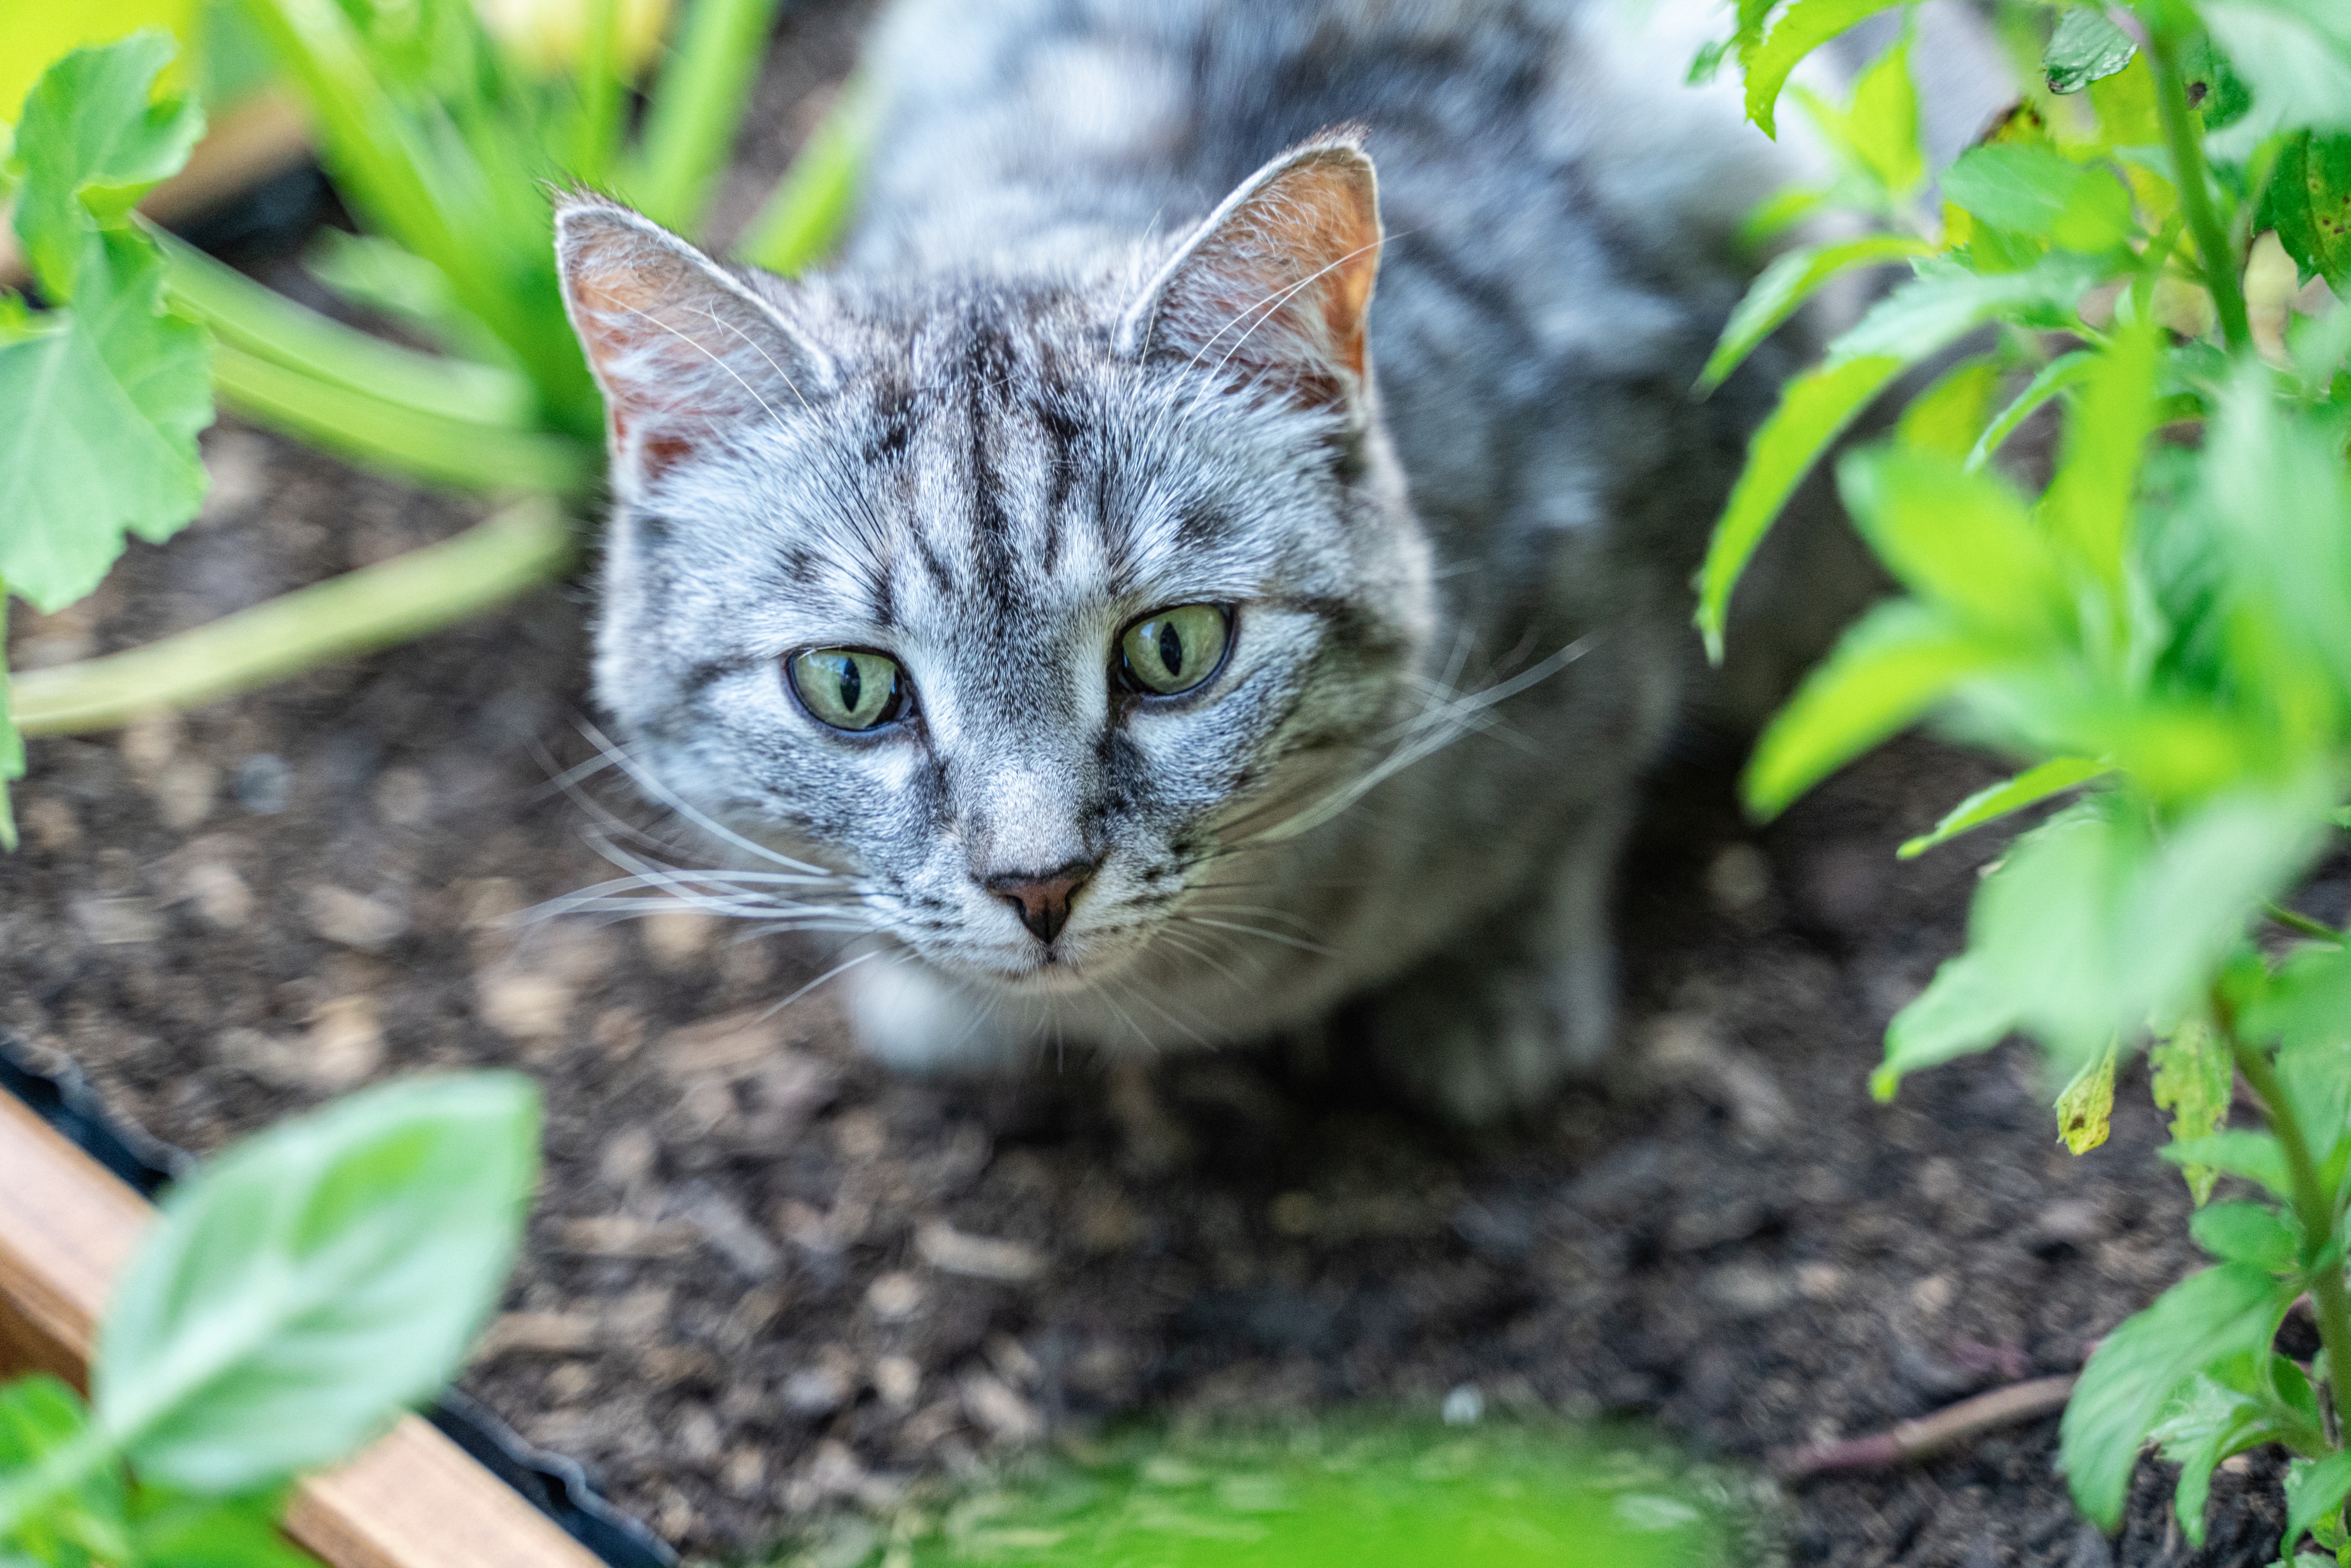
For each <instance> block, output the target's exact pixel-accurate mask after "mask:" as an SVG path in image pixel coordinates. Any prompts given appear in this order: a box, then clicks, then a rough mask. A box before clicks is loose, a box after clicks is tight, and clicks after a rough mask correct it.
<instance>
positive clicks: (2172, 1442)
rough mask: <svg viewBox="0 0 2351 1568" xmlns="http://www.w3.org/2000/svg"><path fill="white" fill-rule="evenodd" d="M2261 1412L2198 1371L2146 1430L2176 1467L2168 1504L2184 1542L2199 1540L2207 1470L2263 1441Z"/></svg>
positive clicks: (2267, 1432) (2249, 1399) (2208, 1488)
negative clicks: (2150, 1427)
mask: <svg viewBox="0 0 2351 1568" xmlns="http://www.w3.org/2000/svg"><path fill="white" fill-rule="evenodd" d="M2231 1381H2234V1380H2233V1379H2232V1380H2231ZM2265 1416H2266V1412H2265V1411H2264V1410H2263V1408H2262V1402H2261V1401H2260V1400H2259V1399H2257V1398H2255V1397H2253V1396H2251V1395H2249V1394H2246V1393H2245V1392H2243V1391H2242V1390H2241V1389H2238V1388H2234V1387H2231V1386H2229V1385H2228V1383H2226V1382H2223V1381H2222V1380H2220V1379H2218V1378H2214V1377H2210V1376H2207V1375H2203V1374H2200V1373H2199V1374H2198V1375H2195V1376H2193V1377H2190V1378H2189V1380H2188V1382H2187V1383H2186V1384H2185V1385H2183V1386H2182V1387H2181V1388H2180V1390H2179V1393H2177V1394H2175V1395H2174V1396H2172V1399H2171V1403H2170V1405H2169V1406H2168V1407H2167V1408H2166V1410H2165V1412H2164V1414H2163V1416H2162V1418H2161V1419H2160V1420H2159V1421H2158V1422H2157V1424H2156V1427H2155V1430H2154V1431H2153V1432H2151V1433H2150V1434H2148V1435H2149V1436H2150V1437H2152V1438H2153V1439H2154V1440H2155V1442H2156V1443H2157V1444H2158V1446H2159V1447H2160V1448H2161V1449H2162V1451H2163V1457H2164V1458H2167V1459H2168V1460H2170V1461H2171V1462H2172V1463H2173V1464H2175V1465H2178V1466H2179V1481H2178V1483H2177V1485H2178V1490H2177V1491H2176V1492H2175V1494H2174V1496H2173V1500H2172V1508H2173V1511H2174V1513H2175V1514H2176V1515H2177V1516H2178V1518H2179V1527H2180V1532H2181V1533H2182V1534H2184V1535H2185V1536H2187V1537H2188V1539H2189V1542H2190V1543H2192V1544H2194V1545H2197V1546H2201V1545H2203V1544H2204V1507H2205V1504H2206V1502H2207V1501H2208V1500H2210V1497H2211V1493H2212V1471H2213V1469H2215V1468H2216V1467H2217V1466H2219V1464H2220V1461H2221V1460H2222V1459H2225V1458H2228V1457H2229V1456H2230V1455H2231V1454H2237V1453H2242V1452H2243V1451H2244V1450H2245V1449H2247V1448H2252V1447H2254V1446H2256V1445H2257V1444H2260V1443H2262V1442H2265V1441H2267V1440H2268V1439H2269V1437H2270V1436H2271V1424H2270V1422H2269V1421H2268V1420H2266V1419H2265Z"/></svg>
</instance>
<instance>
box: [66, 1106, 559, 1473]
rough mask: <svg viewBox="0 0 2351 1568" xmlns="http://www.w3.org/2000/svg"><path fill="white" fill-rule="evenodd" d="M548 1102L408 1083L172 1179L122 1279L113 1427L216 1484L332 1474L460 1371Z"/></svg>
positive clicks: (109, 1354)
mask: <svg viewBox="0 0 2351 1568" xmlns="http://www.w3.org/2000/svg"><path fill="white" fill-rule="evenodd" d="M537 1179H538V1090H537V1089H536V1088H535V1087H534V1086H533V1085H532V1084H531V1082H530V1081H529V1080H528V1079H526V1078H523V1077H521V1076H519V1075H517V1074H515V1073H500V1072H480V1073H471V1074H466V1075H465V1076H461V1077H448V1078H435V1079H416V1080H412V1081H410V1082H404V1083H394V1084H390V1085H387V1086H384V1087H381V1088H377V1089H371V1090H368V1091H366V1092H361V1093H358V1094H354V1095H351V1096H350V1097H349V1098H348V1099H344V1100H340V1101H337V1102H336V1103H333V1104H331V1105H329V1106H328V1107H327V1108H326V1109H325V1110H323V1111H319V1112H316V1113H312V1114H310V1115H308V1116H302V1117H298V1118H296V1119H294V1120H292V1121H289V1122H285V1123H281V1124H279V1125H277V1126H276V1127H274V1128H272V1129H271V1130H270V1131H268V1132H266V1133H264V1134H261V1135H260V1136H258V1137H256V1138H253V1139H251V1140H250V1141H248V1142H246V1143H243V1144H240V1145H237V1146H236V1147H235V1148H233V1149H231V1150H230V1151H229V1152H228V1153H226V1154H225V1155H221V1156H220V1157H219V1158H218V1159H216V1160H214V1162H212V1163H211V1164H210V1165H208V1166H205V1167H204V1169H203V1170H201V1171H199V1172H198V1173H197V1174H196V1175H195V1176H193V1177H191V1178H190V1179H188V1180H187V1181H185V1182H183V1183H182V1184H181V1185H180V1186H177V1187H175V1188H173V1189H172V1193H171V1194H170V1196H168V1197H166V1198H165V1199H164V1201H163V1205H162V1216H161V1218H159V1220H158V1221H157V1223H156V1224H155V1226H154V1227H153V1228H152V1229H151V1230H149V1232H148V1233H147V1236H146V1239H145V1240H144V1241H143V1243H142V1244H141V1247H140V1249H139V1252H138V1254H137V1256H136V1257H134V1258H133V1259H132V1260H131V1267H130V1268H129V1270H126V1271H125V1273H124V1275H123V1277H122V1278H121V1280H120V1281H118V1283H117V1285H116V1287H115V1291H114V1298H113V1305H112V1307H111V1308H110V1311H109V1313H108V1316H107V1319H106V1322H105V1323H104V1325H103V1327H102V1329H101V1330H100V1333H99V1345H98V1354H97V1355H96V1357H95V1358H94V1364H93V1365H92V1368H91V1378H90V1381H91V1385H92V1393H93V1401H92V1402H93V1403H94V1404H95V1405H96V1406H97V1409H98V1418H99V1425H100V1426H101V1427H104V1428H105V1429H106V1430H107V1431H108V1432H109V1433H110V1435H111V1436H112V1437H114V1438H115V1440H116V1441H117V1442H119V1443H120V1445H121V1446H122V1448H123V1451H124V1452H125V1454H126V1455H127V1456H128V1457H129V1458H130V1459H131V1464H132V1466H133V1468H134V1469H137V1471H138V1472H139V1473H140V1475H141V1476H142V1477H144V1478H145V1479H148V1480H151V1481H155V1482H160V1483H162V1484H164V1485H167V1486H172V1487H177V1488H182V1489H184V1490H191V1491H202V1492H210V1493H224V1492H235V1491H243V1490H252V1489H255V1488H257V1487H261V1486H266V1485H269V1484H273V1483H275V1482H277V1481H279V1480H281V1479H285V1478H286V1477H287V1476H288V1475H291V1474H292V1473H294V1472H295V1471H298V1470H302V1469H310V1468H312V1467H314V1466H318V1465H322V1464H328V1463H331V1462H332V1461H334V1460H336V1459H339V1458H342V1457H343V1456H344V1455H345V1454H347V1453H349V1452H350V1451H351V1450H352V1449H354V1448H358V1447H359V1446H360V1444H361V1443H363V1442H365V1441H367V1440H368V1439H369V1438H370V1437H373V1436H375V1434H376V1433H377V1432H378V1431H380V1430H381V1429H382V1428H383V1427H385V1426H387V1425H388V1424H389V1423H390V1422H391V1421H392V1418H393V1416H395V1415H396V1414H397V1413H398V1412H399V1410H400V1409H401V1407H402V1406H404V1405H407V1404H409V1403H410V1402H412V1401H414V1400H418V1399H422V1398H423V1397H424V1396H426V1395H428V1394H431V1393H432V1392H433V1391H434V1389H436V1388H438V1387H439V1386H440V1385H441V1384H442V1383H443V1382H444V1380H446V1379H447V1378H448V1377H449V1375H451V1374H453V1373H454V1372H455V1371H456V1369H457V1366H458V1364H459V1363H460V1361H462V1360H463V1359H464V1356H465V1347H466V1345H467V1343H469V1342H471V1340H472V1339H473V1337H474V1333H475V1330H476V1329H477V1328H479V1327H480V1326H481V1322H482V1320H483V1319H484V1318H485V1317H486V1316H487V1315H488V1313H489V1312H490V1310H491V1308H493V1307H494V1306H495V1305H496V1302H497V1294H498V1289H499V1286H500V1284H501V1283H502V1282H503V1281H504V1280H505V1279H506V1274H507V1267H508V1266H509V1265H510V1264H511V1263H512V1262H513V1260H514V1253H515V1248H516V1246H517V1243H518V1242H519V1241H520V1240H521V1238H522V1224H523V1217H524V1214H525V1212H526V1210H527V1209H528V1206H529V1203H530V1197H531V1193H532V1190H533V1188H534V1186H536V1183H537Z"/></svg>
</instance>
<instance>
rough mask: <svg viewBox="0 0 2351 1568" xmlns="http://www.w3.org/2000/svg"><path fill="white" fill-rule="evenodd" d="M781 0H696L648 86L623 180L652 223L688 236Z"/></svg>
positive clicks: (731, 137)
mask: <svg viewBox="0 0 2351 1568" xmlns="http://www.w3.org/2000/svg"><path fill="white" fill-rule="evenodd" d="M779 4H781V0H695V4H694V5H691V6H689V7H687V9H686V14H685V23H684V28H683V30H682V33H681V36H680V37H679V39H678V45H677V49H676V52H675V53H674V55H672V56H671V57H670V61H669V63H668V64H667V65H666V66H664V68H662V74H661V79H660V81H658V82H657V83H655V84H654V87H653V103H652V106H651V108H650V109H649V110H647V112H646V115H645V131H644V141H643V145H642V147H641V148H640V151H639V157H638V160H637V163H636V166H635V168H634V169H632V171H631V172H630V174H629V177H628V178H627V180H626V181H625V182H624V184H625V186H626V189H627V194H628V195H629V197H630V198H631V199H632V201H633V202H634V203H635V204H636V205H637V206H638V207H639V208H640V209H641V210H642V211H643V213H644V214H645V215H646V216H647V217H649V218H652V219H653V221H654V222H656V223H659V224H663V225H666V226H668V227H670V228H674V229H678V230H681V231H683V232H684V233H686V234H687V235H693V234H694V233H695V231H696V230H698V229H699V228H700V227H701V226H702V206H703V195H704V193H705V191H706V190H707V189H708V188H709V185H710V179H711V176H712V175H714V174H716V172H718V168H719V165H720V164H722V163H723V162H726V154H727V152H729V151H731V150H732V148H733V147H734V144H735V132H736V131H737V128H738V126H739V125H740V123H741V121H742V119H743V106H744V104H745V103H746V102H747V100H748V99H749V97H750V92H751V83H752V79H753V78H754V77H755V76H757V75H758V69H759V59H760V57H761V56H762V55H764V54H765V53H766V52H767V51H766V48H765V47H764V46H765V44H766V42H767V37H768V24H769V23H770V22H772V21H773V20H775V16H776V7H777V6H778V5H779Z"/></svg>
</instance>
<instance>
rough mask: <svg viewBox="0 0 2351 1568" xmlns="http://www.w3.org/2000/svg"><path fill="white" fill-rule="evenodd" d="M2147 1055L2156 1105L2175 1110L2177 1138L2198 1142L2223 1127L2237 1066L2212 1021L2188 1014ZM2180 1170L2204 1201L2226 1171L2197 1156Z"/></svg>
mask: <svg viewBox="0 0 2351 1568" xmlns="http://www.w3.org/2000/svg"><path fill="white" fill-rule="evenodd" d="M2147 1057H2148V1061H2149V1063H2150V1065H2151V1066H2152V1067H2153V1069H2154V1079H2155V1081H2154V1096H2155V1108H2156V1109H2157V1110H2158V1111H2168V1112H2170V1113H2171V1137H2172V1141H2173V1143H2174V1144H2175V1145H2178V1144H2189V1143H2194V1142H2196V1141H2197V1140H2198V1139H2200V1138H2206V1137H2210V1135H2211V1134H2214V1133H2216V1132H2218V1131H2220V1124H2222V1123H2223V1122H2225V1121H2226V1120H2228V1115H2229V1100H2230V1097H2231V1093H2232V1092H2234V1090H2235V1088H2236V1068H2235V1066H2234V1064H2232V1063H2231V1061H2230V1060H2229V1051H2228V1048H2227V1047H2226V1046H2224V1045H2222V1044H2221V1043H2220V1039H2219V1038H2218V1037H2217V1036H2216V1035H2214V1033H2213V1032H2212V1028H2211V1026H2210V1024H2208V1023H2206V1022H2205V1021H2204V1020H2203V1019H2197V1018H2189V1019H2183V1020H2181V1022H2180V1023H2179V1025H2178V1026H2177V1027H2175V1028H2174V1029H2173V1030H2171V1031H2170V1032H2169V1033H2168V1034H2164V1035H2159V1036H2158V1037H2157V1039H2156V1040H2155V1042H2154V1044H2153V1045H2152V1046H2150V1047H2149V1048H2148V1051H2147ZM2179 1174H2180V1176H2182V1177H2183V1178H2184V1179H2185V1180H2186V1181H2187V1183H2188V1191H2189V1196H2190V1197H2193V1198H2194V1199H2195V1201H2196V1202H2197V1203H2198V1204H2199V1206H2200V1205H2201V1204H2203V1202H2204V1201H2205V1200H2206V1199H2207V1198H2209V1197H2211V1196H2212V1184H2213V1183H2214V1182H2215V1181H2218V1180H2219V1179H2220V1172H2219V1171H2218V1170H2217V1169H2215V1168H2214V1167H2213V1166H2209V1165H2201V1164H2198V1163H2195V1162H2192V1161H2189V1162H2181V1163H2180V1170H2179Z"/></svg>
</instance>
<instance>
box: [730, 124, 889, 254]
mask: <svg viewBox="0 0 2351 1568" xmlns="http://www.w3.org/2000/svg"><path fill="white" fill-rule="evenodd" d="M877 107H878V100H877V99H875V97H874V95H873V94H872V93H870V92H868V91H866V90H865V89H864V88H863V87H862V85H861V84H859V83H857V82H855V81H852V82H851V83H850V84H849V85H848V86H846V87H844V88H842V89H841V93H840V95H839V96H838V97H837V98H835V99H833V103H832V107H831V109H829V110H826V111H825V116H824V120H823V121H822V122H821V123H820V124H819V125H818V126H817V128H816V130H814V131H811V132H810V134H809V139H808V141H806V142H805V143H803V144H802V146H801V148H800V150H799V152H798V153H797V154H796V155H795V156H794V157H793V159H792V166H791V167H790V168H789V169H787V170H785V171H784V177H783V179H782V180H781V181H779V182H778V183H777V185H776V189H775V191H774V193H772V194H770V195H769V196H768V200H767V204H765V205H764V206H762V207H761V208H760V209H759V214H758V216H757V217H755V218H753V219H752V220H751V223H750V226H749V227H747V229H745V230H744V231H743V237H742V238H741V239H740V240H738V241H737V242H736V246H735V254H736V256H737V257H739V258H740V259H742V260H744V261H747V262H749V263H750V264H751V265H752V266H754V267H766V268H767V269H768V271H770V272H777V273H781V274H782V275H783V276H785V277H793V276H794V275H796V274H798V273H799V272H801V271H803V270H804V269H806V268H808V267H812V266H814V265H815V264H816V263H817V262H819V261H821V260H823V259H824V257H825V256H826V255H827V254H828V253H829V252H830V251H831V249H832V247H833V246H834V245H835V243H837V242H838V241H839V240H840V238H841V231H842V230H843V229H845V228H847V227H848V226H849V217H850V213H851V211H852V208H853V207H854V206H855V204H856V201H857V174H858V170H859V168H860V167H861V166H862V164H863V162H865V152H866V148H867V147H868V146H869V145H870V144H871V143H872V140H873V131H874V112H875V110H876V108H877Z"/></svg>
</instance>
